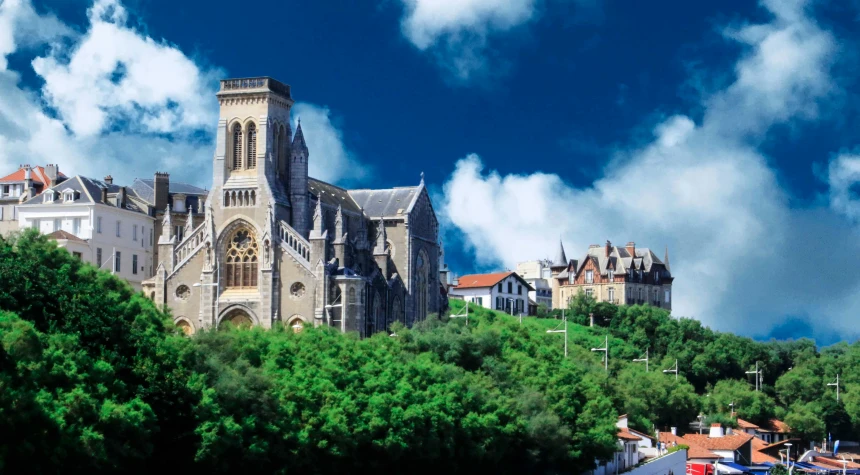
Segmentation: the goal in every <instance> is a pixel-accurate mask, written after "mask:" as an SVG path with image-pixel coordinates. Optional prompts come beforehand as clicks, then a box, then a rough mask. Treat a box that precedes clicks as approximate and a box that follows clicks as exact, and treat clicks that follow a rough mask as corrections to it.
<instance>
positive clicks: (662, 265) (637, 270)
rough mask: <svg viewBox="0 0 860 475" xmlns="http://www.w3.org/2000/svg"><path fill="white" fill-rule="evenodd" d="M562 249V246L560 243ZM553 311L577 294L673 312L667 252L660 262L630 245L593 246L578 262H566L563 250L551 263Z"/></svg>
mask: <svg viewBox="0 0 860 475" xmlns="http://www.w3.org/2000/svg"><path fill="white" fill-rule="evenodd" d="M559 245H560V246H561V244H559ZM551 269H552V277H553V278H552V287H553V308H562V307H566V306H567V303H568V302H569V300H570V299H571V298H573V297H574V296H576V294H577V293H579V292H585V293H586V294H589V295H591V296H592V297H594V298H595V299H596V300H597V301H598V302H610V303H614V304H617V305H636V304H646V303H647V304H649V305H652V306H655V307H661V308H665V309H667V310H672V282H673V280H674V277H673V276H672V274H671V272H670V270H669V251H668V250H667V251H666V256H665V258H664V260H663V261H661V260H660V259H658V258H657V256H656V255H655V254H654V253H653V252H652V251H651V250H650V249H647V248H638V249H637V248H636V244H635V243H633V242H629V243H627V245H626V246H624V247H618V246H613V245H612V243H610V242H609V241H607V242H606V246H600V245H597V244H595V245H592V246H590V247H589V249H588V252H587V253H586V255H585V257H584V258H583V259H582V260H581V261H578V260H569V261H568V260H567V258H566V257H565V253H564V248H563V247H560V249H559V255H558V257H557V258H556V260H555V261H554V262H553V264H552V267H551Z"/></svg>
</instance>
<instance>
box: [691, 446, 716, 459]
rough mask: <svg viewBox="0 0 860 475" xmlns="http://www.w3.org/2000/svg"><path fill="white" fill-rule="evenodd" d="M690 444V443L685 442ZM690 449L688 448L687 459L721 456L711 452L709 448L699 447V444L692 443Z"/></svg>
mask: <svg viewBox="0 0 860 475" xmlns="http://www.w3.org/2000/svg"><path fill="white" fill-rule="evenodd" d="M685 445H688V444H685ZM689 447H690V449H689V450H687V460H690V459H714V460H717V459H719V458H721V457H720V456H719V455H717V454H715V453H713V452H711V451H710V450H708V449H704V448H702V447H699V446H698V445H690V446H689Z"/></svg>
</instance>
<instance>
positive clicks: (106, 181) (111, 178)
mask: <svg viewBox="0 0 860 475" xmlns="http://www.w3.org/2000/svg"><path fill="white" fill-rule="evenodd" d="M105 183H107V184H108V185H113V177H112V176H110V175H108V176H106V177H105Z"/></svg>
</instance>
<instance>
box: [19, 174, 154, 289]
mask: <svg viewBox="0 0 860 475" xmlns="http://www.w3.org/2000/svg"><path fill="white" fill-rule="evenodd" d="M17 216H18V225H19V227H20V228H21V229H24V228H34V229H37V230H39V232H41V233H42V234H47V235H50V236H51V237H52V238H54V239H56V240H57V244H58V245H59V246H60V247H64V248H67V249H68V250H69V252H72V253H73V254H74V255H76V256H78V257H80V258H81V259H82V260H84V261H86V262H90V263H92V264H94V265H95V266H96V267H99V268H103V269H107V270H110V271H111V272H113V273H114V274H116V275H118V276H120V277H122V278H124V279H125V280H127V281H128V282H129V283H130V284H131V285H132V286H133V287H134V288H135V289H138V290H139V289H140V288H141V285H140V284H141V281H143V280H145V279H147V278H149V277H151V276H152V274H153V267H152V254H153V253H152V250H153V244H154V242H153V241H154V232H153V226H154V218H153V217H151V216H149V214H148V212H147V210H146V209H145V208H141V207H140V206H138V205H137V204H136V203H135V201H133V200H131V199H129V196H128V190H127V189H126V188H125V187H120V186H117V185H114V184H113V183H112V182H105V181H100V180H94V179H92V178H87V177H83V176H75V177H72V178H69V179H67V180H66V181H63V182H62V183H60V184H58V185H56V186H54V187H52V188H49V189H47V190H45V191H44V192H42V194H40V195H38V196H35V197H33V198H30V199H29V200H27V201H25V202H24V203H22V204H20V205H18V206H17Z"/></svg>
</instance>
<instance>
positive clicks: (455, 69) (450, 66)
mask: <svg viewBox="0 0 860 475" xmlns="http://www.w3.org/2000/svg"><path fill="white" fill-rule="evenodd" d="M401 1H402V3H403V8H404V15H403V18H402V20H401V30H402V32H403V35H404V36H405V37H406V38H407V39H408V40H409V41H410V42H411V43H412V44H413V45H415V47H416V48H418V49H420V50H422V51H426V52H429V53H430V54H432V55H434V56H435V58H436V60H437V62H438V63H439V64H440V65H441V66H442V67H443V68H444V69H445V70H447V71H448V72H449V73H450V74H451V78H453V79H454V80H455V81H456V82H460V83H465V82H469V81H471V80H472V79H474V78H475V77H478V76H483V74H484V73H486V72H487V71H486V69H487V65H488V61H489V60H488V50H489V41H490V37H491V36H492V35H493V34H497V33H502V32H506V31H509V30H511V29H513V28H516V27H518V26H520V25H524V24H527V23H529V22H530V21H532V20H534V19H535V18H536V17H537V16H538V10H539V7H540V5H541V4H543V0H401ZM559 1H563V0H559ZM575 2H576V3H577V4H584V7H588V8H591V9H593V8H594V7H593V5H592V4H593V2H594V0H575ZM493 67H494V68H495V69H502V68H504V67H505V63H504V62H503V61H501V60H499V61H495V62H494V64H493Z"/></svg>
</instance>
